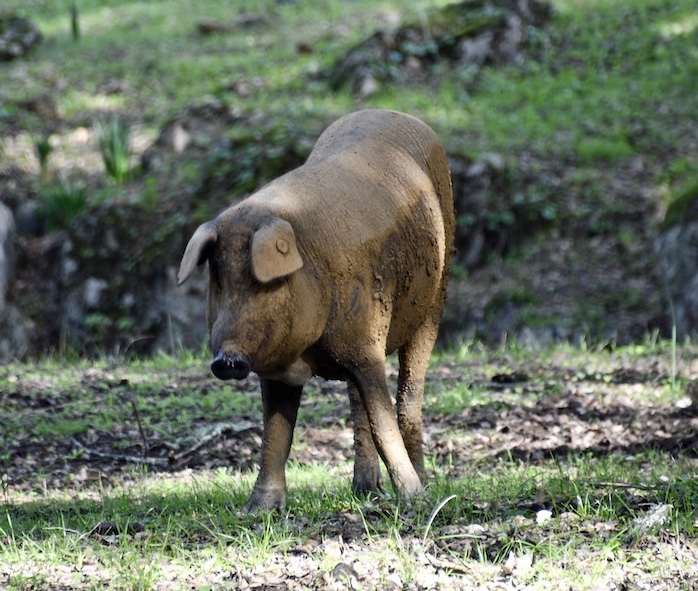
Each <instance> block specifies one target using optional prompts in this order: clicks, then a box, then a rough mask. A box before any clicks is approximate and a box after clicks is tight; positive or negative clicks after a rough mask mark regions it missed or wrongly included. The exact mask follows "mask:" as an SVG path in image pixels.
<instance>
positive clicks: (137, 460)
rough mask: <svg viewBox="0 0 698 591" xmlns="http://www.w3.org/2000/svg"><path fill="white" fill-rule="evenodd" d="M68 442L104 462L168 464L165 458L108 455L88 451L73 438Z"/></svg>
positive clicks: (87, 448)
mask: <svg viewBox="0 0 698 591" xmlns="http://www.w3.org/2000/svg"><path fill="white" fill-rule="evenodd" d="M70 441H71V442H72V443H73V445H75V446H76V447H78V448H80V449H81V450H82V451H84V452H85V453H86V454H87V455H90V456H94V457H97V458H102V459H105V460H113V461H115V462H127V463H131V464H149V465H151V466H168V465H169V464H170V460H169V459H166V458H147V457H141V456H129V455H125V454H109V453H105V452H102V451H98V450H96V449H90V448H89V447H85V446H84V445H83V444H82V443H80V442H79V441H78V440H77V439H75V437H71V438H70Z"/></svg>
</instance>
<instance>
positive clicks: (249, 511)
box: [242, 489, 286, 515]
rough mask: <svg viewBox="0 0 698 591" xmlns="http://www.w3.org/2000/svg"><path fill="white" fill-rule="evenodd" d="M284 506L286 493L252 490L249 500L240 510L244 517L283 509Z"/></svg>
mask: <svg viewBox="0 0 698 591" xmlns="http://www.w3.org/2000/svg"><path fill="white" fill-rule="evenodd" d="M285 504H286V491H283V490H276V489H268V490H259V489H254V490H253V491H252V495H251V496H250V498H249V500H248V501H247V503H245V506H244V507H243V508H242V513H243V514H246V515H256V514H257V513H263V512H264V511H272V510H273V509H283V508H284V505H285Z"/></svg>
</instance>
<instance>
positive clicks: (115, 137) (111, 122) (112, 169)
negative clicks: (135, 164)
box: [95, 115, 131, 185]
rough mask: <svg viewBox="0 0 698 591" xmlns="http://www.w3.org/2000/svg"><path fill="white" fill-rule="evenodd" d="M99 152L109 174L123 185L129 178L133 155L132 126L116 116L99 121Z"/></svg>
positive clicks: (97, 127)
mask: <svg viewBox="0 0 698 591" xmlns="http://www.w3.org/2000/svg"><path fill="white" fill-rule="evenodd" d="M95 129H96V131H97V139H98V141H99V151H100V152H101V153H102V161H103V162H104V168H105V169H106V171H107V174H108V175H109V176H110V177H111V178H112V179H114V181H115V182H116V183H117V184H120V185H121V184H123V183H125V182H126V181H127V180H128V177H129V166H130V165H129V158H130V155H131V126H130V124H129V123H128V122H127V121H126V120H125V119H123V118H122V117H118V116H116V115H114V116H112V117H111V118H109V119H108V120H105V119H102V118H100V119H98V120H97V122H96V124H95Z"/></svg>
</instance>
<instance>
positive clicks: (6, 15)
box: [0, 10, 42, 61]
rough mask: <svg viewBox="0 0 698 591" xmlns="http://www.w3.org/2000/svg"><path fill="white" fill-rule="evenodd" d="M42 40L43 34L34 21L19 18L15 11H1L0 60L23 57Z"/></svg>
mask: <svg viewBox="0 0 698 591" xmlns="http://www.w3.org/2000/svg"><path fill="white" fill-rule="evenodd" d="M41 39H42V37H41V32H40V31H39V29H38V27H37V26H36V25H35V24H34V23H33V22H32V21H30V20H29V19H26V18H23V17H21V16H18V15H17V14H16V13H15V12H14V11H13V10H6V11H0V60H2V61H10V60H13V59H17V58H19V57H22V56H23V55H25V54H26V53H27V52H29V51H31V50H32V49H33V48H34V47H35V46H36V45H37V44H38V43H39V42H40V41H41Z"/></svg>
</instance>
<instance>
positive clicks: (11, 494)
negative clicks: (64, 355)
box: [0, 337, 698, 591]
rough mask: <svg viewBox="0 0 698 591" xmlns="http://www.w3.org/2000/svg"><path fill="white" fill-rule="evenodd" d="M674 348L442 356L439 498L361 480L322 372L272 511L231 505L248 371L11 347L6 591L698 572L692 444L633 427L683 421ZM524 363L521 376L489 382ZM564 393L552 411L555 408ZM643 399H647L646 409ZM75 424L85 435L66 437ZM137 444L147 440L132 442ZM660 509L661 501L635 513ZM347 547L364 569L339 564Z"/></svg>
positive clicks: (0, 536) (653, 578)
mask: <svg viewBox="0 0 698 591" xmlns="http://www.w3.org/2000/svg"><path fill="white" fill-rule="evenodd" d="M672 349H673V345H672V344H671V343H666V342H663V341H661V340H657V339H656V338H651V337H648V341H647V343H646V344H644V345H640V344H638V345H635V346H633V347H628V348H617V349H616V350H614V351H612V352H609V351H607V350H598V351H589V350H587V351H582V350H580V349H577V348H574V347H569V346H559V347H553V348H549V349H545V350H542V351H540V350H538V351H534V350H532V349H528V350H526V349H525V348H524V347H517V346H516V345H513V346H512V347H509V348H507V349H504V350H499V351H496V350H491V349H485V348H481V347H479V346H475V345H472V344H466V345H465V346H464V347H463V349H462V350H460V351H452V352H443V353H441V354H440V355H439V356H438V357H435V358H434V360H433V364H432V365H433V367H432V371H431V372H430V374H429V380H428V384H427V388H428V393H427V397H426V405H425V420H426V423H425V424H426V431H427V433H429V437H428V439H429V444H428V446H427V449H428V456H429V461H430V472H431V477H430V482H429V485H428V487H427V495H426V499H425V500H424V501H423V502H421V503H417V504H415V505H412V506H405V505H402V504H400V503H398V502H396V501H395V500H394V499H373V500H371V499H358V498H356V497H354V495H353V494H352V493H351V490H350V482H351V457H350V456H351V428H350V427H349V426H347V425H346V423H345V422H344V417H345V416H346V414H347V412H348V410H347V409H348V403H347V401H346V399H345V398H346V397H345V396H344V394H343V391H342V390H341V389H339V390H337V386H335V385H333V383H329V384H326V383H324V382H317V383H313V384H312V387H310V388H309V389H308V391H307V393H306V397H305V399H304V402H303V408H304V413H303V415H302V417H301V419H300V420H299V424H298V427H297V430H296V441H295V443H294V450H293V452H292V458H291V461H290V463H289V467H288V470H287V479H288V483H289V496H288V501H287V507H286V509H285V511H284V512H283V513H281V514H278V513H270V514H263V515H259V516H244V515H241V514H239V509H240V508H241V507H242V505H243V503H244V501H245V499H246V497H247V496H248V495H249V493H250V491H251V487H252V483H253V480H254V476H255V474H256V468H255V467H254V462H255V461H256V459H257V457H256V456H257V453H258V452H257V451H254V450H255V449H258V445H259V439H258V437H259V435H258V433H259V432H258V431H257V430H256V427H254V425H258V424H259V421H260V412H261V411H260V405H259V395H258V394H257V393H256V392H253V391H252V390H253V389H254V384H250V385H249V387H248V385H245V384H241V385H240V387H237V386H235V387H231V386H230V385H229V384H222V383H219V382H215V381H214V380H213V379H212V378H210V377H209V376H208V375H206V374H207V372H206V367H207V365H206V360H205V359H202V358H200V357H199V356H198V355H189V354H186V355H180V356H179V357H176V358H171V357H166V356H160V357H158V358H156V359H151V360H144V361H134V362H128V363H127V362H124V361H118V360H103V361H101V362H96V363H86V362H84V361H78V362H75V361H72V362H67V363H61V362H59V361H56V360H47V361H45V362H43V363H40V364H36V365H32V366H28V365H9V366H5V367H4V368H2V369H1V370H0V387H1V388H2V391H3V393H4V394H3V397H2V398H0V420H1V421H2V422H3V424H4V425H6V427H7V428H6V429H5V430H3V431H2V433H1V434H0V449H3V450H5V452H4V455H3V457H2V458H1V459H0V462H1V463H0V466H2V473H3V474H4V476H3V480H2V482H3V491H2V501H1V502H0V565H2V566H0V583H1V584H2V585H3V586H4V587H5V588H7V589H10V590H13V591H14V590H26V589H29V588H32V589H49V588H55V587H57V586H60V585H64V586H66V587H68V588H76V589H93V588H94V589H97V588H100V587H102V586H103V585H104V584H107V582H108V584H109V585H110V587H111V588H115V589H170V588H174V589H189V588H202V587H203V586H205V585H208V586H210V587H215V588H226V587H225V585H228V584H231V585H233V584H234V583H230V581H237V583H235V584H240V583H241V581H246V582H247V584H250V585H254V584H256V582H259V583H260V584H261V582H262V581H267V584H270V583H269V581H278V582H279V584H281V583H292V584H297V585H300V586H302V587H306V588H319V587H321V586H322V585H324V584H326V583H323V581H332V580H334V577H335V575H336V577H337V578H340V579H341V578H342V577H349V579H351V577H352V576H355V577H358V580H359V581H360V582H361V585H364V586H365V587H366V588H377V587H378V586H381V585H388V584H393V583H396V582H397V581H399V582H400V584H401V585H403V584H411V585H414V586H416V587H417V588H430V586H433V585H435V584H437V582H438V581H441V583H440V584H443V585H446V586H448V587H449V588H458V586H462V587H465V588H471V587H472V586H474V585H476V584H479V585H482V586H483V588H494V586H495V585H496V584H497V581H500V580H502V579H501V577H505V579H509V580H511V581H513V582H515V583H516V584H518V585H520V586H521V587H522V588H532V589H533V588H549V586H550V585H559V584H563V582H566V584H567V585H568V586H569V588H571V589H595V588H598V586H599V585H605V584H608V585H610V584H618V585H620V584H627V583H628V582H632V581H637V582H638V584H640V583H642V584H650V583H651V584H652V585H655V587H653V588H657V589H662V588H666V589H669V588H671V589H674V588H685V589H688V588H691V587H690V585H692V584H695V582H696V581H697V580H698V579H697V578H696V577H698V573H697V572H695V567H694V566H691V565H690V561H694V562H695V560H696V557H697V554H698V548H696V546H695V544H694V539H695V536H696V533H697V532H696V522H697V520H696V514H695V507H696V504H698V498H697V496H696V491H695V486H694V479H695V473H696V467H697V465H696V462H695V458H694V457H693V454H692V453H690V452H688V451H687V452H685V453H684V452H676V451H671V450H667V449H665V448H663V447H662V446H661V445H656V444H651V443H648V444H643V445H635V444H634V443H633V442H634V441H636V440H637V439H636V438H638V437H641V436H642V435H641V434H642V429H643V428H642V427H638V426H637V422H638V421H640V422H644V421H647V426H646V429H648V430H650V431H653V430H655V429H659V427H658V426H655V425H654V424H653V421H655V420H656V418H657V417H661V416H662V415H667V421H668V422H664V423H662V424H671V422H670V421H671V420H675V419H670V416H671V414H672V408H673V405H674V403H675V401H676V399H677V396H680V393H673V397H667V393H666V391H665V389H664V386H665V384H666V383H667V382H668V381H669V380H670V379H671V376H670V375H669V374H670V371H671V366H672V362H671V351H672ZM694 356H695V349H694V348H693V347H692V346H690V345H682V346H678V347H677V364H678V369H677V372H679V374H680V375H679V376H678V377H677V379H678V381H679V382H685V381H686V380H688V379H692V376H693V373H692V372H693V370H692V369H691V368H692V359H693V358H694ZM391 363H393V362H391ZM394 371H395V370H394V369H393V368H392V366H391V369H390V370H389V376H390V377H391V380H392V379H393V377H394V375H395V374H394ZM632 371H635V372H638V375H637V376H635V377H633V376H634V374H633V375H627V374H628V373H629V372H632ZM523 372H525V373H526V374H527V376H526V380H525V381H524V382H523V383H520V382H516V383H511V384H506V383H505V384H503V385H502V386H498V385H497V384H498V383H500V382H497V381H492V378H493V377H495V376H506V375H520V374H522V373H523ZM619 376H624V378H623V379H622V380H621V379H619ZM520 378H521V376H520ZM521 379H523V378H521ZM584 396H586V397H587V401H586V402H584V403H583V407H582V408H583V409H586V410H584V412H582V413H581V414H579V415H578V416H579V417H580V419H581V420H582V421H587V422H585V427H584V432H583V433H582V434H580V436H581V437H584V433H592V434H593V433H599V432H600V431H604V430H606V431H608V433H609V437H611V441H614V440H613V436H612V435H611V433H613V432H614V431H617V429H618V427H614V425H622V424H625V425H627V427H626V431H627V434H626V435H627V437H626V439H627V441H626V443H625V444H623V443H622V442H623V441H625V440H624V439H623V438H620V439H618V443H617V444H612V445H611V446H610V447H608V449H607V451H605V452H600V451H599V450H600V449H601V448H602V447H603V445H604V444H603V438H600V437H598V436H594V437H591V439H590V440H589V441H590V442H591V441H592V440H593V443H585V442H584V440H580V441H581V443H578V444H575V443H574V437H576V435H575V434H576V433H577V427H576V426H575V423H574V420H570V419H569V418H568V419H564V415H570V417H571V419H574V416H576V415H574V414H573V409H574V408H576V406H575V404H578V402H576V401H577V400H584V398H580V397H584ZM134 400H135V401H136V404H137V405H138V417H137V416H136V415H135V413H134V406H133V404H132V402H133V401H134ZM563 403H564V404H563ZM621 403H622V404H627V405H632V406H633V407H634V408H635V409H636V410H629V409H630V408H631V407H630V406H628V407H627V409H626V410H623V409H624V408H626V407H624V406H622V405H621ZM555 408H557V409H558V411H557V414H559V415H560V417H558V416H554V417H552V418H551V417H550V416H549V413H551V412H553V409H555ZM546 409H547V410H546ZM634 412H638V413H645V414H642V415H641V416H640V415H638V418H637V419H635V418H633V416H634V415H633V413H634ZM624 414H627V415H628V416H627V417H626V418H624V417H623V415H624ZM519 415H521V416H522V417H523V419H522V420H519V418H518V417H519ZM529 415H530V417H531V418H526V417H528V416H529ZM586 415H590V418H588V419H587V418H585V416H586ZM478 417H488V418H487V419H486V420H488V421H490V422H491V423H492V424H485V422H484V421H485V418H478ZM608 417H611V419H609V418H608ZM613 417H616V418H615V419H613ZM642 417H645V418H642ZM609 420H610V422H609ZM626 420H627V421H628V422H626V423H624V422H623V421H626ZM685 420H686V421H688V420H689V418H686V419H685ZM244 421H248V422H249V423H250V424H251V431H250V430H246V431H242V432H240V434H237V435H236V434H235V433H234V432H233V431H226V432H225V433H227V434H225V435H222V436H220V437H217V438H214V439H212V440H210V441H208V442H207V443H206V445H204V446H203V447H202V451H201V453H200V454H199V455H196V454H193V455H191V456H190V457H189V461H188V463H187V464H184V465H182V466H180V467H179V468H176V467H174V466H173V467H169V468H168V467H167V463H165V464H152V465H147V464H141V463H140V462H139V461H138V460H137V458H138V457H139V455H140V454H141V452H142V450H141V449H140V447H141V446H142V445H143V444H144V441H147V442H148V445H149V454H150V455H149V457H153V458H157V457H165V456H166V454H167V452H165V451H163V448H162V447H161V445H162V444H163V442H167V443H168V444H169V447H168V448H167V449H170V450H171V452H170V453H175V454H176V453H178V452H179V451H181V449H182V447H188V446H190V445H191V444H193V443H196V441H197V439H201V438H203V437H204V434H205V433H206V432H207V431H206V429H207V425H208V426H210V425H211V424H215V423H221V422H237V423H240V422H244ZM565 421H567V422H565ZM531 422H532V423H533V424H535V423H538V422H540V423H541V424H542V425H543V426H542V427H540V429H539V430H537V429H532V430H531V431H530V433H529V434H528V435H526V436H525V440H520V441H519V440H518V439H517V436H516V433H517V432H519V430H521V429H525V425H526V424H531ZM686 424H688V423H686ZM676 428H677V429H681V428H682V427H680V426H678V427H676ZM245 429H250V426H245ZM502 429H504V431H502ZM507 429H509V430H510V431H511V433H508V431H507ZM566 432H567V433H566ZM522 433H523V432H522ZM561 433H562V435H560V434H561ZM568 435H569V436H572V439H570V440H568V441H569V443H568V445H569V449H568V450H567V451H562V452H555V451H554V450H555V446H554V445H553V447H550V448H549V451H548V452H546V451H545V449H546V447H545V446H542V447H540V450H541V452H537V451H536V441H538V442H539V443H540V442H543V443H545V441H546V440H550V441H551V442H554V439H555V437H558V436H562V437H563V439H564V438H566V437H568ZM510 436H511V437H510ZM682 436H685V437H688V434H687V433H683V434H678V433H677V434H675V435H674V437H677V438H679V439H680V438H681V437H682ZM71 437H74V438H78V439H79V440H81V441H82V442H84V445H85V448H84V449H83V448H76V447H75V446H71V445H70V444H69V441H70V438H71ZM483 437H484V438H486V439H489V440H490V442H489V443H486V444H484V445H483V439H482V438H483ZM502 437H504V438H505V441H504V443H505V445H504V446H503V447H502V445H501V443H502V442H501V441H499V439H500V438H502ZM507 438H508V439H507ZM340 440H344V441H345V443H344V444H342V445H337V444H336V443H337V442H338V441H340ZM507 441H509V443H506V442H507ZM661 441H662V440H661V436H660V439H658V440H657V442H661ZM687 441H688V439H687ZM221 445H222V446H224V447H226V449H227V451H226V452H225V453H224V454H223V455H220V453H219V452H218V451H216V450H217V449H218V447H220V446H221ZM599 445H601V447H598V446H599ZM624 446H627V447H624ZM85 449H92V450H101V451H102V452H104V453H105V454H106V457H105V458H100V457H98V456H95V455H91V454H90V453H87V452H86V451H85ZM499 449H501V452H498V451H497V450H499ZM672 449H673V448H672ZM631 450H632V451H631ZM162 454H165V456H163V455H162ZM127 456H128V457H133V458H134V459H133V460H130V461H126V460H124V459H120V458H125V457H127ZM141 457H142V456H141ZM525 458H527V459H525ZM545 511H549V513H547V514H546V513H545ZM654 511H665V512H666V516H665V519H663V520H659V522H658V523H657V524H656V525H654V526H652V527H650V528H649V529H647V530H644V529H642V528H641V527H640V526H639V525H638V524H640V523H641V521H642V518H643V516H647V515H651V514H652V513H653V512H654ZM678 548H680V551H679V550H677V549H678ZM658 557H659V558H658ZM340 564H347V565H350V566H351V569H350V570H347V569H345V570H342V569H344V568H345V567H339V570H336V569H337V568H338V565H340ZM333 573H334V574H333ZM342 573H344V574H342ZM679 574H681V576H683V577H684V580H685V581H686V584H685V586H683V587H681V586H680V585H681V584H682V583H681V582H680V580H679V579H676V577H678V576H679ZM328 577H329V578H328ZM675 581H679V583H676V584H677V585H679V586H678V587H675V586H672V585H673V584H674V582H675ZM391 582H392V583H391ZM468 585H470V586H471V587H468ZM662 585H663V586H662Z"/></svg>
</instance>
